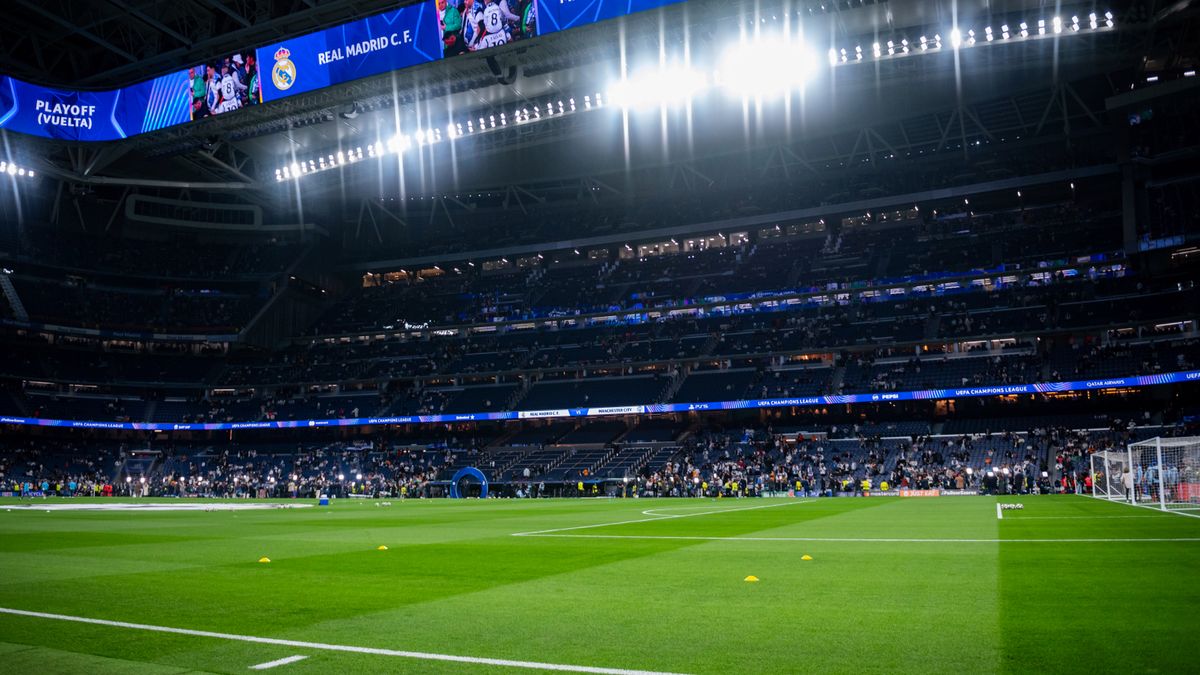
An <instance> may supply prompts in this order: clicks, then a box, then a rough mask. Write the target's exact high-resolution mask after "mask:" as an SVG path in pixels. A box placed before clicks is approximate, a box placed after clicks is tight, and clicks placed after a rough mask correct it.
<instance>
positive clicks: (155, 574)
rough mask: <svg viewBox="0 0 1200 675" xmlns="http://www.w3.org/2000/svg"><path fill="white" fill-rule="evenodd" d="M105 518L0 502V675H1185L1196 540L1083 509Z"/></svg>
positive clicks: (831, 506)
mask: <svg viewBox="0 0 1200 675" xmlns="http://www.w3.org/2000/svg"><path fill="white" fill-rule="evenodd" d="M998 502H1012V503H1015V502H1019V503H1022V504H1023V505H1024V508H1023V509H1022V510H1019V511H1014V510H1005V511H1003V512H1001V511H998V509H997V503H998ZM119 503H121V502H119V501H118V500H105V501H89V500H45V501H42V500H37V501H34V502H32V503H30V502H25V503H20V502H18V501H16V500H6V501H3V502H0V672H8V673H18V672H19V673H28V672H54V673H64V672H65V673H75V672H78V673H84V672H87V673H110V672H111V673H183V672H217V673H242V672H249V671H250V670H251V669H258V670H268V671H271V672H274V673H279V674H280V675H288V674H293V673H294V674H300V673H340V672H414V673H478V672H509V673H531V672H543V671H555V670H557V671H573V672H596V673H604V672H608V673H618V672H672V673H734V672H740V673H763V672H814V671H815V672H854V673H862V672H887V673H894V672H922V673H929V672H964V671H966V672H1047V671H1054V672H1064V671H1074V672H1078V671H1091V672H1116V671H1121V672H1131V671H1132V672H1162V673H1181V672H1196V670H1197V665H1196V663H1197V662H1196V648H1195V644H1196V642H1195V641H1196V638H1197V635H1200V518H1190V517H1183V516H1179V515H1173V514H1164V513H1160V512H1156V511H1152V510H1148V509H1141V508H1135V507H1130V506H1124V505H1120V504H1111V503H1106V502H1100V501H1097V500H1093V499H1090V498H1087V497H1080V496H1073V495H1069V496H1022V497H1015V496H1010V497H1001V498H990V497H939V498H923V499H920V498H909V499H902V498H890V497H882V498H870V499H861V498H860V499H813V500H803V499H743V500H709V499H704V500H689V499H660V500H656V499H616V500H609V499H595V500H539V501H516V500H483V501H479V500H436V501H434V500H423V501H422V500H408V501H400V500H392V501H391V502H390V504H389V503H386V502H380V501H376V500H351V501H340V502H338V503H336V504H335V505H333V506H331V507H311V508H297V509H280V508H266V509H260V510H249V509H241V510H210V509H211V508H212V507H214V506H219V505H220V504H222V502H215V501H208V502H200V503H199V504H201V506H200V507H199V510H193V511H154V510H146V511H141V510H137V511H123V510H58V507H60V506H67V505H88V504H105V505H110V506H111V505H113V504H119ZM126 503H128V502H126ZM137 503H138V504H139V505H146V504H150V503H155V502H153V501H152V500H138V502H137ZM157 503H162V502H157ZM168 503H169V504H171V505H180V504H187V503H188V502H180V501H178V500H177V501H172V502H168ZM236 503H237V504H239V505H247V504H249V503H248V502H236ZM304 503H305V504H309V503H311V502H307V501H306V502H304ZM47 509H49V510H47ZM381 547H386V548H383V549H381ZM805 556H808V557H810V558H811V560H807V559H805ZM264 557H265V558H269V559H270V562H259V560H260V558H264ZM749 576H753V577H757V579H758V581H746V578H747V577H749Z"/></svg>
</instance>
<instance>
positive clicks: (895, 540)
mask: <svg viewBox="0 0 1200 675" xmlns="http://www.w3.org/2000/svg"><path fill="white" fill-rule="evenodd" d="M521 536H524V537H558V538H563V539H677V540H682V541H751V542H763V541H806V542H831V543H851V544H857V543H878V544H1115V543H1129V542H1183V543H1191V542H1200V537H1129V538H1104V539H1101V538H1096V539H1088V538H1072V539H969V538H963V539H954V538H900V537H705V536H700V535H666V534H662V535H656V534H524V535H521Z"/></svg>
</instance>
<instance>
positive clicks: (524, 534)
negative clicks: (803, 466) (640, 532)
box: [512, 500, 815, 537]
mask: <svg viewBox="0 0 1200 675" xmlns="http://www.w3.org/2000/svg"><path fill="white" fill-rule="evenodd" d="M811 501H815V500H805V501H800V500H796V501H790V502H783V503H782V504H766V505H763V506H749V507H744V508H740V509H718V510H716V511H701V512H700V513H683V514H678V515H662V516H652V517H650V518H638V519H636V520H621V521H618V522H615V523H596V524H594V525H575V526H573V527H556V528H553V529H549V530H535V531H533V532H514V533H513V534H512V536H514V537H534V536H542V535H548V534H552V533H554V532H570V531H572V530H590V529H593V528H597V527H610V526H613V525H632V524H633V523H650V522H654V521H656V520H674V519H676V518H695V517H696V516H711V515H713V514H716V513H735V512H737V511H756V510H758V509H774V508H778V507H780V506H794V505H796V504H808V503H810V502H811ZM663 508H671V507H668V506H664V507H663ZM647 510H655V509H647ZM642 513H645V511H643V512H642Z"/></svg>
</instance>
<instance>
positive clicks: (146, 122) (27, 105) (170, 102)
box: [0, 72, 191, 141]
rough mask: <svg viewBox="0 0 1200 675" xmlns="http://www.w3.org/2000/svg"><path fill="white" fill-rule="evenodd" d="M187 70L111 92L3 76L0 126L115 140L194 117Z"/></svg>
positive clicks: (75, 138) (70, 137) (57, 135)
mask: <svg viewBox="0 0 1200 675" xmlns="http://www.w3.org/2000/svg"><path fill="white" fill-rule="evenodd" d="M190 103H191V94H190V85H189V82H188V80H187V75H186V73H183V72H179V73H173V74H171V75H163V76H162V77H156V78H154V79H153V80H147V81H146V82H140V83H138V84H135V85H132V86H129V87H125V88H123V89H115V90H110V91H69V90H65V89H51V88H49V87H42V86H39V85H36V84H29V83H28V82H22V81H21V80H18V79H16V78H12V77H7V76H4V75H0V129H7V130H9V131H16V132H20V133H23V134H29V135H31V136H41V137H43V138H58V139H62V140H67V141H115V140H120V139H122V138H128V137H130V136H136V135H137V134H143V133H146V132H148V131H155V130H157V129H162V128H164V127H170V126H175V125H176V124H183V123H184V122H187V121H189V120H190V119H191V116H190V115H189V107H190Z"/></svg>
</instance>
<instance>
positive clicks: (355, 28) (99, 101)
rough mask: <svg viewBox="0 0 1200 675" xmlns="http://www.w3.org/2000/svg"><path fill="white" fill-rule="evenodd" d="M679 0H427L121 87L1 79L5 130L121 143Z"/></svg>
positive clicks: (1, 115)
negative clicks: (91, 87) (93, 88)
mask: <svg viewBox="0 0 1200 675" xmlns="http://www.w3.org/2000/svg"><path fill="white" fill-rule="evenodd" d="M679 1H681V0H536V1H535V0H426V1H425V2H419V3H417V4H414V5H408V6H406V7H401V8H399V9H395V10H392V11H389V12H384V13H382V14H376V15H374V16H370V17H367V18H365V19H359V20H357V21H351V22H349V23H345V24H342V25H341V26H336V27H334V28H329V29H326V30H322V31H317V32H315V33H309V34H307V35H301V36H299V37H295V38H292V39H290V40H283V41H282V42H277V43H275V44H272V45H268V46H265V47H259V48H258V49H257V50H252V49H249V50H243V51H242V52H239V53H238V54H235V55H231V56H230V57H229V58H226V59H222V60H217V61H212V62H205V63H204V64H202V65H200V66H199V67H196V66H193V67H192V68H191V69H190V75H189V71H188V70H181V71H180V72H178V73H172V74H170V75H163V76H162V77H156V78H154V79H153V80H147V81H145V82H139V83H138V84H133V85H130V86H127V87H122V88H120V89H111V90H108V91H70V90H66V89H52V88H49V87H42V86H39V85H36V84H30V83H28V82H23V81H21V80H18V79H16V78H12V77H8V76H6V75H0V129H4V130H8V131H15V132H18V133H22V134H29V135H31V136H41V137H43V138H57V139H62V140H66V141H116V140H120V139H123V138H129V137H130V136H136V135H137V134H144V133H146V132H150V131H156V130H158V129H163V128H166V127H170V126H175V125H178V124H183V123H185V122H188V121H190V120H192V119H199V118H201V117H207V116H209V115H216V114H221V113H226V112H234V111H236V110H239V109H241V108H243V107H246V106H250V105H254V104H257V103H259V102H269V101H275V100H278V99H281V98H285V97H288V96H294V95H296V94H301V93H304V92H309V91H314V90H316V89H321V88H323V87H328V86H332V85H336V84H342V83H344V82H350V81H352V80H357V79H361V78H364V77H370V76H372V75H379V74H381V73H386V72H390V71H393V70H398V69H400V68H407V67H409V66H415V65H418V64H421V63H428V62H430V61H436V60H438V59H442V58H446V57H449V56H454V55H457V54H465V53H468V52H473V51H478V50H481V49H487V48H490V47H498V46H500V45H504V44H508V43H510V42H513V41H516V40H520V39H524V38H526V37H531V36H532V35H533V34H534V33H535V32H536V33H537V34H546V33H554V32H558V31H561V30H566V29H568V28H574V27H576V26H582V25H586V24H589V23H595V22H597V21H604V20H605V19H612V18H616V17H619V16H625V15H627V14H633V13H635V12H641V11H643V10H648V9H654V8H656V7H662V6H664V5H670V4H674V3H675V2H679ZM252 55H253V56H252Z"/></svg>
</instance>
